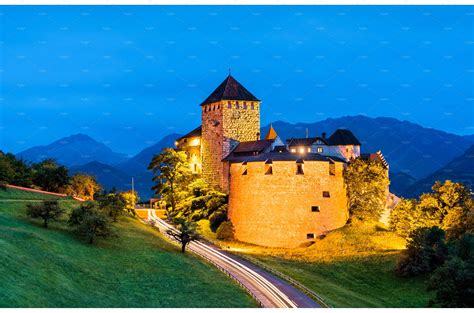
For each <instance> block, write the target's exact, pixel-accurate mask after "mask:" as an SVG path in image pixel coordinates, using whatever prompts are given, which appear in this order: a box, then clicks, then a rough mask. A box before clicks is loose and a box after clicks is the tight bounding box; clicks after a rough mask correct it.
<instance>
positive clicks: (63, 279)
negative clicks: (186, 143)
mask: <svg viewBox="0 0 474 313" xmlns="http://www.w3.org/2000/svg"><path fill="white" fill-rule="evenodd" d="M0 195H1V198H0V234H1V235H0V251H2V253H0V264H2V266H0V295H1V297H0V307H255V306H256V303H255V302H254V301H253V299H252V298H251V297H250V296H248V295H247V294H246V293H245V292H244V291H243V290H242V289H240V287H238V286H237V285H236V284H234V283H233V282H232V281H231V280H229V279H228V278H227V277H226V276H225V275H224V274H222V273H221V272H219V271H218V270H217V269H215V268H214V267H212V266H210V265H208V264H207V263H204V262H202V261H201V260H200V259H198V258H197V257H195V256H193V255H191V254H186V255H182V254H181V253H180V252H179V249H178V248H177V247H175V246H173V245H171V244H169V243H167V242H165V241H164V240H163V239H162V238H161V237H160V235H159V234H158V233H157V232H156V231H155V230H153V229H151V228H150V227H149V226H147V225H144V224H142V223H141V222H139V221H138V220H135V219H132V218H129V217H123V218H122V220H121V222H120V223H118V224H117V225H116V227H115V231H116V233H118V234H119V236H118V237H116V238H111V239H107V240H102V241H99V243H98V245H96V246H95V245H88V244H84V243H83V242H81V241H79V240H78V239H77V238H75V237H74V236H73V235H72V234H71V233H70V231H69V230H68V229H67V227H66V225H65V224H64V223H51V225H50V229H44V228H41V227H40V222H39V221H38V222H35V221H31V220H29V219H28V218H26V217H25V204H26V203H27V202H26V201H25V202H23V201H8V200H2V199H5V198H7V195H6V194H5V191H0ZM35 196H36V195H35ZM61 205H62V206H64V207H66V208H72V207H74V206H76V205H78V204H77V202H74V201H72V200H63V201H61Z"/></svg>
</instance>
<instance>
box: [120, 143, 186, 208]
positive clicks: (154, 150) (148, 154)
mask: <svg viewBox="0 0 474 313" xmlns="http://www.w3.org/2000/svg"><path fill="white" fill-rule="evenodd" d="M179 137H181V135H180V134H171V135H167V136H165V137H163V139H161V140H160V141H158V142H157V143H156V144H154V145H152V146H150V147H148V148H146V149H144V150H142V151H140V152H139V153H137V154H136V155H135V156H134V157H133V158H131V159H129V160H127V161H125V162H122V163H120V164H118V165H117V166H116V167H117V168H118V169H119V170H121V171H123V172H125V173H127V174H128V175H129V177H130V176H133V177H134V179H135V188H136V190H138V192H139V193H140V195H141V197H142V198H143V199H147V198H150V197H152V196H153V192H152V191H151V187H152V186H153V182H152V180H151V179H152V178H153V173H152V172H151V171H149V170H148V169H147V168H148V165H149V164H150V162H151V159H152V158H153V156H154V155H155V154H159V153H160V152H161V150H163V148H166V147H174V142H175V140H176V139H178V138H179Z"/></svg>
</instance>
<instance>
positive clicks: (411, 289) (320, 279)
mask: <svg viewBox="0 0 474 313" xmlns="http://www.w3.org/2000/svg"><path fill="white" fill-rule="evenodd" d="M200 224H201V227H203V228H204V231H203V232H202V233H203V234H204V235H206V234H208V232H209V231H208V230H207V229H206V223H200ZM210 239H211V240H213V241H214V242H216V239H215V237H214V238H212V235H211V238H210ZM221 244H222V246H224V247H227V248H228V249H230V250H231V251H234V252H236V253H239V254H242V255H244V256H247V257H250V258H252V259H254V260H256V261H257V262H260V263H263V264H265V265H267V266H269V267H271V268H273V269H276V270H278V271H280V272H282V273H284V274H286V275H288V276H290V277H292V278H294V279H296V280H297V281H299V282H300V283H302V284H303V285H305V286H306V287H308V288H310V289H311V290H313V291H315V292H317V293H318V294H319V295H321V296H322V297H323V298H324V299H325V301H326V302H328V303H329V304H330V305H332V306H334V307H345V308H359V307H379V308H380V307H381V308H392V307H426V306H427V304H428V300H429V298H430V297H431V294H430V293H428V292H427V291H426V285H425V280H426V279H427V278H426V277H418V278H410V279H407V278H399V277H397V276H396V275H395V273H394V266H395V262H396V259H397V257H398V255H399V253H400V249H403V248H404V245H405V241H404V240H403V239H402V238H400V237H398V236H397V235H395V234H394V233H392V232H389V231H387V230H385V229H383V228H381V227H380V226H379V225H374V224H357V225H354V226H346V227H343V228H341V229H339V230H336V231H333V232H331V233H329V234H328V235H327V236H326V237H325V238H324V239H318V240H317V241H316V243H315V244H313V245H311V246H309V247H300V248H295V249H277V248H263V247H258V246H253V245H249V244H244V243H238V242H221Z"/></svg>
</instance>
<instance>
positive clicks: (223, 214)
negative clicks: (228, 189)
mask: <svg viewBox="0 0 474 313" xmlns="http://www.w3.org/2000/svg"><path fill="white" fill-rule="evenodd" d="M226 220H227V204H225V205H223V206H222V207H221V208H220V209H219V210H217V211H215V212H214V213H212V214H211V215H210V216H209V223H210V227H211V230H212V231H213V232H216V230H217V229H218V228H219V226H220V225H221V224H222V223H223V222H225V221H226Z"/></svg>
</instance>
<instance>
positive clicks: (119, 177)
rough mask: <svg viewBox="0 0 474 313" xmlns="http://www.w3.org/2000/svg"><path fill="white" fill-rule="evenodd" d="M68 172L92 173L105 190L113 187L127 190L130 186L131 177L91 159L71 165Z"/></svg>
mask: <svg viewBox="0 0 474 313" xmlns="http://www.w3.org/2000/svg"><path fill="white" fill-rule="evenodd" d="M69 172H70V174H76V173H84V174H89V175H94V176H95V178H96V179H97V181H98V182H99V183H100V184H101V185H102V186H103V187H104V188H105V189H106V190H111V189H112V188H114V187H115V188H116V189H117V190H129V189H131V187H132V179H131V176H130V175H128V174H126V173H125V172H122V171H121V170H119V169H117V168H116V167H113V166H111V165H107V164H104V163H100V162H97V161H92V162H89V163H87V164H84V165H79V166H71V167H70V168H69Z"/></svg>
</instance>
